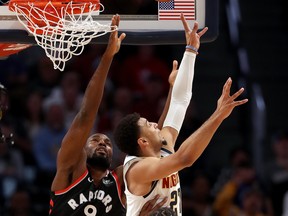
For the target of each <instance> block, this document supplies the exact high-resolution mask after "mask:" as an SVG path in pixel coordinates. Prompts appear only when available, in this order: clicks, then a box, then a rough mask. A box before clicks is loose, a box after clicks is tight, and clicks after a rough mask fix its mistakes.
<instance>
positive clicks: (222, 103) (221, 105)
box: [216, 77, 248, 119]
mask: <svg viewBox="0 0 288 216" xmlns="http://www.w3.org/2000/svg"><path fill="white" fill-rule="evenodd" d="M231 85H232V79H231V78H230V77H229V78H228V79H227V81H226V83H225V84H224V86H223V90H222V95H221V96H220V98H219V99H218V101H217V109H216V112H218V113H219V115H221V117H222V118H223V119H225V118H227V117H228V116H229V115H230V114H231V112H232V111H233V109H234V108H235V107H236V106H240V105H242V104H245V103H247V102H248V99H243V100H238V101H235V100H236V99H237V98H238V97H239V96H240V95H241V94H242V93H243V91H244V88H240V89H239V90H238V91H237V92H236V93H234V94H233V95H231V96H230V90H231Z"/></svg>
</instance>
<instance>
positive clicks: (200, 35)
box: [198, 27, 208, 37]
mask: <svg viewBox="0 0 288 216" xmlns="http://www.w3.org/2000/svg"><path fill="white" fill-rule="evenodd" d="M207 31H208V27H205V28H204V29H202V30H201V31H200V32H198V35H199V37H202V35H204V34H205V33H206V32H207Z"/></svg>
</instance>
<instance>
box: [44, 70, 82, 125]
mask: <svg viewBox="0 0 288 216" xmlns="http://www.w3.org/2000/svg"><path fill="white" fill-rule="evenodd" d="M82 98H83V94H82V92H81V77H80V75H79V74H78V73H77V72H76V71H65V72H64V73H63V76H62V79H61V82H60V86H56V87H54V88H53V89H52V92H51V94H50V95H49V96H48V99H49V100H59V101H60V102H61V103H62V107H63V109H64V116H65V126H66V128H68V127H69V126H70V125H71V123H72V121H73V119H74V117H75V116H76V114H77V112H78V111H79V109H80V105H81V102H82Z"/></svg>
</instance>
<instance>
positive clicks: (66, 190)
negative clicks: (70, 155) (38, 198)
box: [55, 169, 88, 195]
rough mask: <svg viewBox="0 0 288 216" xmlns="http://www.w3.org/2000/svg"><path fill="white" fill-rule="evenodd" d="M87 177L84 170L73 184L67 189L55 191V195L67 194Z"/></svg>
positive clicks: (86, 171)
mask: <svg viewBox="0 0 288 216" xmlns="http://www.w3.org/2000/svg"><path fill="white" fill-rule="evenodd" d="M87 175H88V170H87V169H86V170H85V172H84V173H83V174H82V175H81V176H80V177H79V178H78V179H76V181H75V182H73V183H72V184H71V185H70V186H68V187H67V188H65V189H63V190H58V191H55V195H61V194H64V193H66V192H68V191H69V190H70V189H71V188H73V187H75V186H76V185H77V184H79V183H80V182H81V181H82V180H83V179H84V178H85V177H86V176H87Z"/></svg>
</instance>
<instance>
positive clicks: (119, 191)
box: [111, 170, 125, 208]
mask: <svg viewBox="0 0 288 216" xmlns="http://www.w3.org/2000/svg"><path fill="white" fill-rule="evenodd" d="M111 174H112V176H113V177H114V179H115V181H116V185H117V191H118V197H119V200H120V202H121V204H122V206H123V207H124V208H125V205H124V204H123V203H122V196H121V194H122V189H121V185H120V181H119V178H118V176H117V174H116V172H115V171H114V170H112V171H111Z"/></svg>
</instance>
